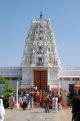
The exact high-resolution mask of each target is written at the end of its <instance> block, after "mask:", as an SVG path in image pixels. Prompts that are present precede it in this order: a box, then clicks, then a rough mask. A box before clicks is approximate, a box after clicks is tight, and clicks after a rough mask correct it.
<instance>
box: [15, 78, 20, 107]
mask: <svg viewBox="0 0 80 121" xmlns="http://www.w3.org/2000/svg"><path fill="white" fill-rule="evenodd" d="M18 86H19V80H18V79H17V81H16V104H15V106H16V108H19V103H18Z"/></svg>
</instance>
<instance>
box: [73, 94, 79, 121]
mask: <svg viewBox="0 0 80 121" xmlns="http://www.w3.org/2000/svg"><path fill="white" fill-rule="evenodd" d="M72 121H80V95H77V96H74V97H73V98H72Z"/></svg>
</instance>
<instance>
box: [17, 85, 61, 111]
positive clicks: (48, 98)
mask: <svg viewBox="0 0 80 121" xmlns="http://www.w3.org/2000/svg"><path fill="white" fill-rule="evenodd" d="M19 94H20V95H19V103H20V106H21V107H22V108H23V110H25V109H31V108H32V107H34V106H36V105H38V106H41V107H43V108H44V109H45V112H46V113H47V112H49V109H52V110H54V111H57V110H59V109H60V108H61V104H60V102H61V100H62V97H61V95H60V96H58V93H56V94H54V92H51V91H50V90H49V89H48V90H47V91H42V90H38V88H37V87H36V86H35V87H33V88H31V89H28V90H26V91H23V92H21V91H20V93H19Z"/></svg>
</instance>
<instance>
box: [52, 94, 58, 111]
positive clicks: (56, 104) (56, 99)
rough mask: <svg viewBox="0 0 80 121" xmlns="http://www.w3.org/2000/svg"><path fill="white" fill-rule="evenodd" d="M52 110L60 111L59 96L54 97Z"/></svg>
mask: <svg viewBox="0 0 80 121" xmlns="http://www.w3.org/2000/svg"><path fill="white" fill-rule="evenodd" d="M52 109H53V110H54V111H57V110H58V97H57V96H54V97H53V98H52Z"/></svg>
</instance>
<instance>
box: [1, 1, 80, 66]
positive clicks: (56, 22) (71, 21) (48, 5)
mask: <svg viewBox="0 0 80 121" xmlns="http://www.w3.org/2000/svg"><path fill="white" fill-rule="evenodd" d="M40 11H42V12H43V17H44V18H45V19H48V18H50V19H51V25H52V29H53V32H54V33H55V37H56V43H57V48H58V53H59V56H60V60H61V65H62V66H80V54H79V53H80V0H0V66H2V67H3V66H20V62H21V57H22V55H23V49H24V45H25V41H26V37H27V34H28V31H29V29H30V25H31V22H32V20H33V19H37V18H39V15H40Z"/></svg>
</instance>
